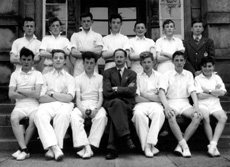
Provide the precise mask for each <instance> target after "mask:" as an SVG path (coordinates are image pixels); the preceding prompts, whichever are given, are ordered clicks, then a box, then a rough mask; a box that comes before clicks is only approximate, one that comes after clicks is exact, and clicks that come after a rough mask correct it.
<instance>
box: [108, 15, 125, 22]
mask: <svg viewBox="0 0 230 167" xmlns="http://www.w3.org/2000/svg"><path fill="white" fill-rule="evenodd" d="M112 19H120V21H121V23H122V17H121V15H120V14H118V13H116V14H111V15H110V17H109V23H111V21H112Z"/></svg>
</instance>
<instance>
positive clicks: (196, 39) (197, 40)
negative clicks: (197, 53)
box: [195, 37, 200, 45]
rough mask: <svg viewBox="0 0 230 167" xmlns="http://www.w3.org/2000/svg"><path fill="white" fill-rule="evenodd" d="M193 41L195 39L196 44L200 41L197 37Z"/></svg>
mask: <svg viewBox="0 0 230 167" xmlns="http://www.w3.org/2000/svg"><path fill="white" fill-rule="evenodd" d="M195 41H196V44H197V45H198V44H199V42H200V38H199V37H195Z"/></svg>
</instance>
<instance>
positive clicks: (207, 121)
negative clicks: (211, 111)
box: [203, 115, 210, 124]
mask: <svg viewBox="0 0 230 167" xmlns="http://www.w3.org/2000/svg"><path fill="white" fill-rule="evenodd" d="M203 122H204V123H206V124H207V123H208V124H209V123H210V117H209V115H204V116H203Z"/></svg>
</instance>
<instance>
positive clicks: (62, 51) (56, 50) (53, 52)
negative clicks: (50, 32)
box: [52, 49, 66, 59]
mask: <svg viewBox="0 0 230 167" xmlns="http://www.w3.org/2000/svg"><path fill="white" fill-rule="evenodd" d="M55 53H63V54H64V58H65V59H66V54H65V52H64V50H62V49H53V50H52V58H53V57H54V54H55Z"/></svg>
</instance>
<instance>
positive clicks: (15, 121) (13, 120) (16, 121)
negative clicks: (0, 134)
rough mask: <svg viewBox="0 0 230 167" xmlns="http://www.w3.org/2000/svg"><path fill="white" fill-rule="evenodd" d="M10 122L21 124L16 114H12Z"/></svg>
mask: <svg viewBox="0 0 230 167" xmlns="http://www.w3.org/2000/svg"><path fill="white" fill-rule="evenodd" d="M10 122H11V124H12V125H15V124H19V118H18V117H17V116H15V115H11V117H10Z"/></svg>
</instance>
